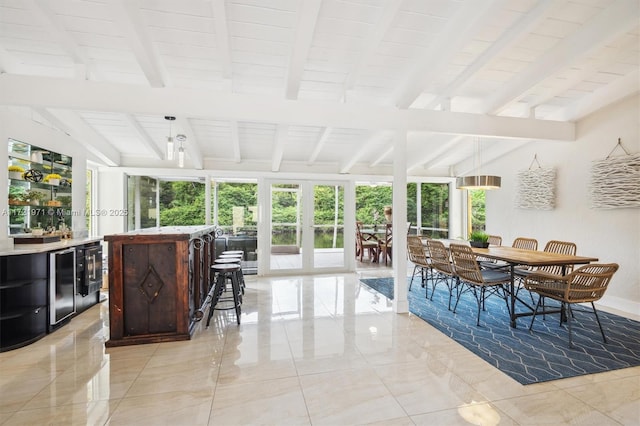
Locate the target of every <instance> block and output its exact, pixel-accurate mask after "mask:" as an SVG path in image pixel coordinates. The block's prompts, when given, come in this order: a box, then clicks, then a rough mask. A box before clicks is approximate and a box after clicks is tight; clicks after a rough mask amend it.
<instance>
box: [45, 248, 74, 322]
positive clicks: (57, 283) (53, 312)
mask: <svg viewBox="0 0 640 426" xmlns="http://www.w3.org/2000/svg"><path fill="white" fill-rule="evenodd" d="M75 294H76V250H75V248H73V247H72V248H69V249H66V250H60V251H56V252H52V253H49V324H50V325H56V324H58V323H59V322H61V321H63V320H65V319H67V318H69V317H70V316H72V315H73V314H75V312H76V301H75Z"/></svg>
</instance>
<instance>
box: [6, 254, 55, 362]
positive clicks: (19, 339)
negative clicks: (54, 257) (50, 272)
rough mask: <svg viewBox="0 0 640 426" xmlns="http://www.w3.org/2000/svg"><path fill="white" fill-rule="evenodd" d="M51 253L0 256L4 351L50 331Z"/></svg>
mask: <svg viewBox="0 0 640 426" xmlns="http://www.w3.org/2000/svg"><path fill="white" fill-rule="evenodd" d="M47 290H48V276H47V253H37V254H25V255H15V256H3V257H1V258H0V352H3V351H7V350H10V349H15V348H19V347H21V346H25V345H28V344H29V343H31V342H33V341H35V340H37V339H39V338H41V337H43V336H44V335H45V334H46V333H47V324H48V321H47V320H48V315H47V313H48V311H47V305H48V304H47Z"/></svg>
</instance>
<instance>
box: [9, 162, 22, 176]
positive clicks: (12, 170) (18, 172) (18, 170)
mask: <svg viewBox="0 0 640 426" xmlns="http://www.w3.org/2000/svg"><path fill="white" fill-rule="evenodd" d="M23 173H24V169H23V168H22V167H20V166H14V165H11V166H9V178H10V179H22V174H23Z"/></svg>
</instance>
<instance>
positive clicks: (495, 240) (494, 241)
mask: <svg viewBox="0 0 640 426" xmlns="http://www.w3.org/2000/svg"><path fill="white" fill-rule="evenodd" d="M489 245H490V246H501V245H502V237H501V236H499V235H489Z"/></svg>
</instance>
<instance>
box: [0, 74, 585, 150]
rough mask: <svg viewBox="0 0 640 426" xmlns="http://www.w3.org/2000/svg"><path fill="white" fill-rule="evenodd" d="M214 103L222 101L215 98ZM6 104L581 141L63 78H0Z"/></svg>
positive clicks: (325, 105) (554, 130)
mask: <svg viewBox="0 0 640 426" xmlns="http://www.w3.org/2000/svg"><path fill="white" fill-rule="evenodd" d="M212 99H215V100H216V102H212V101H211V100H212ZM0 104H1V105H16V106H36V107H37V106H41V107H45V108H46V107H52V108H64V109H72V110H84V111H110V112H117V113H131V114H134V115H135V114H148V115H158V116H165V115H173V116H176V117H189V118H214V119H217V120H238V121H255V122H260V123H287V124H290V125H305V126H321V127H338V128H343V127H344V128H348V129H366V130H387V129H397V128H406V129H408V130H409V131H421V130H422V131H429V132H434V133H448V134H469V135H477V136H494V137H505V138H524V139H545V140H549V139H550V140H575V124H574V123H565V122H559V121H548V120H532V119H529V118H515V117H496V116H489V115H482V114H470V113H462V112H450V111H433V110H423V109H408V110H399V109H397V108H395V107H391V106H377V105H353V104H344V103H340V102H321V101H310V100H286V99H280V98H273V97H268V96H258V95H245V94H238V93H223V92H216V91H210V90H194V89H182V88H173V87H165V88H162V89H153V88H149V87H145V86H134V85H130V84H117V83H107V82H94V81H80V80H70V79H61V78H47V77H35V76H23V75H14V74H0Z"/></svg>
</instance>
